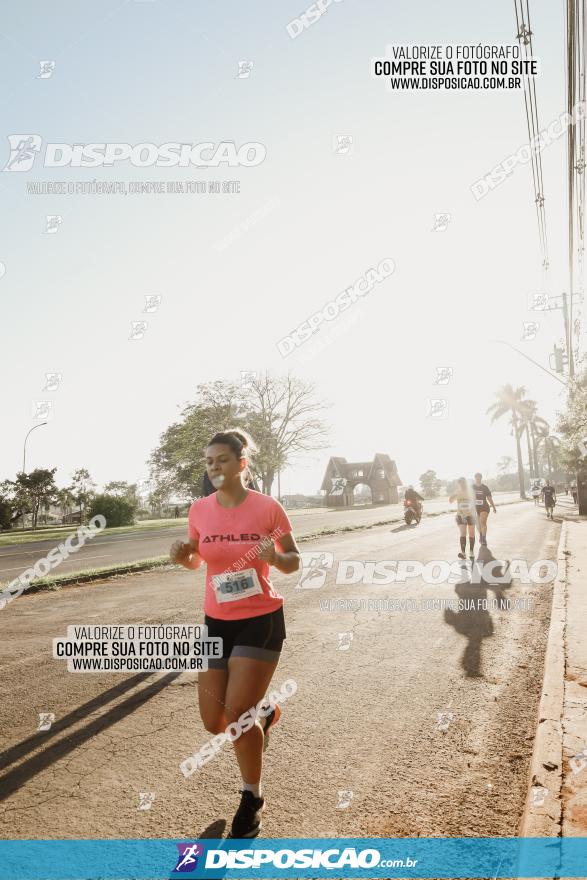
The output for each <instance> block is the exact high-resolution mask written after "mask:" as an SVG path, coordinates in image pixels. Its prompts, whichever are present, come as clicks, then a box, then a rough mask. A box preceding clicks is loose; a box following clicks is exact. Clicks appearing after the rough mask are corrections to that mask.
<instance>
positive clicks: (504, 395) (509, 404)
mask: <svg viewBox="0 0 587 880" xmlns="http://www.w3.org/2000/svg"><path fill="white" fill-rule="evenodd" d="M495 394H496V397H497V401H496V402H495V403H493V404H492V405H491V406H490V407H489V408H488V409H487V413H488V414H489V413H491V423H492V424H493V423H494V422H496V421H497V420H498V419H500V418H502V416H505V415H509V417H510V423H511V425H512V429H513V433H514V437H515V439H516V457H517V462H518V484H519V487H520V498H524V499H525V498H526V491H525V488H524V463H523V461H522V446H521V441H520V438H521V431H522V420H523V413H524V407H523V401H524V397H525V395H526V389H525V388H524V387H523V386H522V387H520V388H513V387H512V386H511V385H504V386H503V387H502V388H500V389H499V391H496V393H495Z"/></svg>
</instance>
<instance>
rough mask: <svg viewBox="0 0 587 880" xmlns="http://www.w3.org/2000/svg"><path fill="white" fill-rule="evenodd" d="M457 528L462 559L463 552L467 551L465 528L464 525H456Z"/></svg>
mask: <svg viewBox="0 0 587 880" xmlns="http://www.w3.org/2000/svg"><path fill="white" fill-rule="evenodd" d="M458 527H459V536H460V538H459V540H460V544H461V553H462V554H463V558H464V556H465V550H466V549H467V526H466V525H465V523H458Z"/></svg>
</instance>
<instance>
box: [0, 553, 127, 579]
mask: <svg viewBox="0 0 587 880" xmlns="http://www.w3.org/2000/svg"><path fill="white" fill-rule="evenodd" d="M111 556H112V553H102V554H101V555H100V556H84V559H109V558H110V557H111ZM43 558H44V557H43V556H42V557H41V559H43ZM63 561H64V562H67V561H68V560H66V559H64V560H63ZM57 568H59V566H57ZM5 571H22V566H19V567H18V568H0V575H2V574H3V573H4V572H5Z"/></svg>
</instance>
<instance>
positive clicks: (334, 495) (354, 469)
mask: <svg viewBox="0 0 587 880" xmlns="http://www.w3.org/2000/svg"><path fill="white" fill-rule="evenodd" d="M401 485H402V481H401V478H400V476H399V474H398V472H397V467H396V465H395V461H392V460H391V458H390V457H389V455H383V454H382V453H379V452H378V453H377V454H376V455H375V458H374V459H373V461H347V460H346V458H340V457H333V458H331V459H330V461H329V462H328V465H327V467H326V473H325V474H324V479H323V480H322V486H321V488H322V491H323V492H325V493H326V503H327V505H328V506H329V507H352V506H353V504H354V503H355V501H356V500H359V499H358V498H357V494H356V493H355V487H356V486H368V487H369V489H370V490H371V503H372V504H397V503H398V501H399V497H398V491H397V489H398V486H401ZM367 496H368V493H367V495H366V494H365V492H364V491H362V492H361V493H360V500H361V501H364V500H366V498H367Z"/></svg>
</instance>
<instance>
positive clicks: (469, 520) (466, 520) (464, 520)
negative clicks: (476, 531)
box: [455, 513, 475, 526]
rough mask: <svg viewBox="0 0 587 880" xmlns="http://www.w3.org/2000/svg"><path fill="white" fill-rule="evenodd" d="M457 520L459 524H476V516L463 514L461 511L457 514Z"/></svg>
mask: <svg viewBox="0 0 587 880" xmlns="http://www.w3.org/2000/svg"><path fill="white" fill-rule="evenodd" d="M455 519H456V521H457V525H459V526H464V525H467V526H474V525H475V517H474V516H468V515H467V516H463V515H462V514H461V513H457V515H456V516H455Z"/></svg>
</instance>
